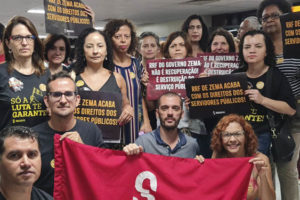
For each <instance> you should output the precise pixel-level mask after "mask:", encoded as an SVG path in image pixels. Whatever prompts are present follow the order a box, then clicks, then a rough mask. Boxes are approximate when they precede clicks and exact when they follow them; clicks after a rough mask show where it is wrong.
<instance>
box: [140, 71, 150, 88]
mask: <svg viewBox="0 0 300 200" xmlns="http://www.w3.org/2000/svg"><path fill="white" fill-rule="evenodd" d="M148 82H149V73H148V72H147V70H146V69H145V70H144V73H143V74H142V78H141V83H142V84H143V85H144V86H147V84H148Z"/></svg>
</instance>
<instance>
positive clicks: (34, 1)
mask: <svg viewBox="0 0 300 200" xmlns="http://www.w3.org/2000/svg"><path fill="white" fill-rule="evenodd" d="M43 2H44V0H1V3H0V22H2V23H3V24H6V23H7V22H8V20H9V19H10V18H11V17H12V16H15V15H21V16H25V17H27V18H29V19H31V20H32V22H33V23H34V24H35V26H36V27H37V29H38V32H39V33H40V34H44V33H45V27H44V24H45V22H44V20H45V19H44V15H41V14H30V13H27V12H26V11H27V10H29V9H32V8H35V9H38V8H39V9H42V8H43ZM83 2H84V3H85V4H87V5H89V6H91V7H92V9H93V10H94V12H95V14H96V23H95V25H96V26H104V25H105V23H106V22H107V19H111V18H127V19H130V20H132V21H133V22H134V23H135V24H136V25H137V26H139V25H146V24H155V23H162V22H166V21H174V20H181V19H185V18H186V17H187V16H189V15H191V14H200V15H215V14H224V13H236V12H242V11H247V10H255V9H256V8H257V7H258V5H259V3H260V2H261V0H83ZM290 2H296V1H294V0H290Z"/></svg>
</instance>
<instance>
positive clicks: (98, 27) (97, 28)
mask: <svg viewBox="0 0 300 200" xmlns="http://www.w3.org/2000/svg"><path fill="white" fill-rule="evenodd" d="M94 28H95V29H96V30H100V31H103V30H104V27H103V26H95V27H94Z"/></svg>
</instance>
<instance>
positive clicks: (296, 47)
mask: <svg viewBox="0 0 300 200" xmlns="http://www.w3.org/2000/svg"><path fill="white" fill-rule="evenodd" d="M280 22H281V28H282V42H283V56H284V58H300V53H299V52H300V13H299V12H298V13H288V14H284V15H282V16H280Z"/></svg>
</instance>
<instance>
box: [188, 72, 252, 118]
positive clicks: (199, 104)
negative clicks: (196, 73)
mask: <svg viewBox="0 0 300 200" xmlns="http://www.w3.org/2000/svg"><path fill="white" fill-rule="evenodd" d="M185 83H186V89H187V96H188V97H189V98H190V117H191V118H200V119H203V118H208V117H210V116H215V115H224V114H230V113H239V114H243V113H245V112H246V111H248V110H249V103H248V101H247V98H246V96H245V95H244V90H246V89H247V77H246V75H245V73H236V74H230V75H224V76H211V77H206V78H197V79H190V80H186V82H185Z"/></svg>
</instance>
